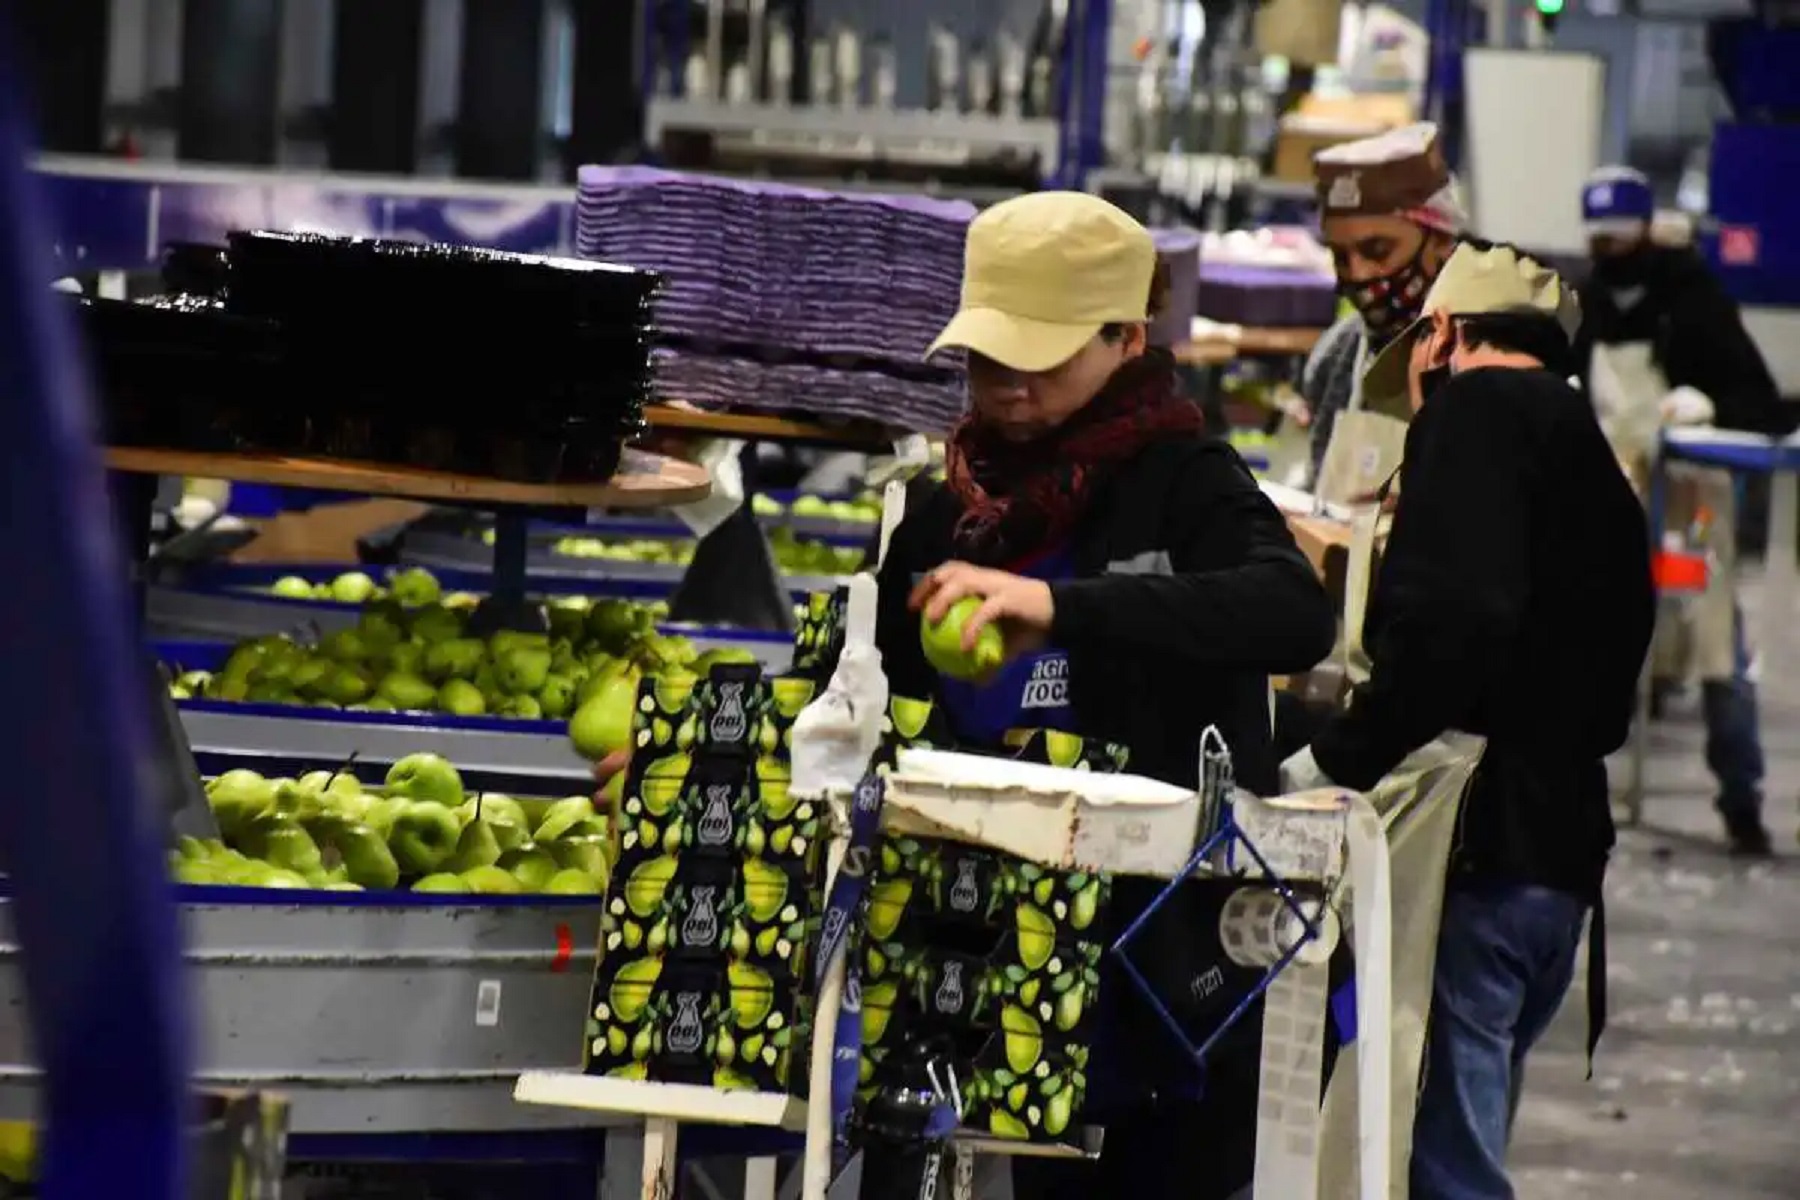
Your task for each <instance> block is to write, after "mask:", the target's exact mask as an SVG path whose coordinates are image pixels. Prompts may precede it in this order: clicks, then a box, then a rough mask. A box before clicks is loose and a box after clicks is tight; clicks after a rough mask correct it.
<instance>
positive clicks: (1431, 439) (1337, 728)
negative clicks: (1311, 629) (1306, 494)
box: [1313, 371, 1533, 789]
mask: <svg viewBox="0 0 1800 1200" xmlns="http://www.w3.org/2000/svg"><path fill="white" fill-rule="evenodd" d="M1506 374H1511V372H1492V371H1488V372H1480V373H1477V374H1474V375H1470V376H1464V377H1460V378H1458V379H1456V380H1453V381H1452V382H1451V383H1450V384H1447V385H1446V386H1445V389H1444V392H1443V393H1442V394H1440V395H1439V396H1438V398H1436V399H1435V400H1434V401H1433V402H1432V403H1431V405H1430V406H1429V407H1428V408H1427V409H1426V410H1425V411H1424V412H1422V413H1420V415H1419V416H1418V417H1416V418H1415V419H1414V421H1413V427H1412V429H1411V430H1410V431H1409V432H1408V435H1407V439H1406V441H1407V445H1406V458H1405V465H1404V466H1403V467H1402V468H1401V473H1400V505H1399V508H1398V509H1397V510H1396V512H1395V514H1394V524H1393V528H1392V529H1391V530H1390V532H1389V534H1388V544H1387V552H1386V553H1385V554H1384V555H1383V557H1382V560H1381V570H1380V574H1379V576H1378V577H1377V582H1376V591H1377V598H1376V603H1377V604H1378V605H1379V606H1380V610H1381V621H1380V622H1379V624H1378V625H1377V626H1376V627H1375V628H1374V629H1372V630H1370V631H1369V633H1370V640H1369V641H1368V642H1367V644H1366V648H1367V650H1368V654H1369V662H1370V673H1369V678H1368V680H1367V681H1366V682H1365V683H1363V684H1362V685H1360V686H1359V687H1357V688H1356V690H1355V691H1354V692H1353V693H1352V694H1351V697H1350V705H1349V707H1348V709H1346V710H1345V711H1344V712H1343V713H1342V714H1340V715H1339V716H1337V717H1336V718H1334V719H1333V720H1332V721H1331V722H1330V723H1329V724H1328V725H1326V726H1325V728H1324V729H1323V730H1322V731H1321V732H1320V733H1319V735H1318V737H1317V738H1316V739H1315V740H1314V742H1313V757H1314V759H1315V760H1316V761H1317V762H1318V764H1319V769H1320V770H1322V771H1324V772H1325V774H1326V775H1328V776H1330V777H1331V779H1332V781H1333V782H1334V783H1338V784H1341V785H1343V786H1345V787H1351V788H1357V789H1367V788H1370V787H1373V786H1374V785H1375V783H1376V782H1377V781H1378V780H1380V779H1381V777H1382V776H1384V775H1386V774H1387V773H1388V772H1389V771H1391V770H1393V769H1394V768H1395V767H1396V766H1398V765H1399V764H1400V761H1401V760H1402V759H1404V758H1405V757H1406V756H1407V755H1408V754H1410V753H1412V752H1413V751H1414V750H1416V749H1418V748H1419V747H1420V746H1423V745H1424V744H1425V743H1427V742H1429V741H1430V740H1431V739H1432V738H1434V737H1437V736H1438V735H1439V734H1441V733H1443V732H1444V731H1445V730H1446V729H1451V728H1454V727H1456V726H1457V725H1458V724H1459V722H1460V721H1461V720H1462V719H1463V717H1464V715H1465V714H1466V713H1467V712H1468V711H1469V709H1470V708H1471V706H1472V704H1473V702H1474V698H1475V694H1476V693H1475V689H1476V688H1477V687H1478V686H1479V685H1480V683H1481V681H1483V680H1485V679H1488V678H1491V676H1492V673H1493V669H1494V666H1495V664H1496V663H1497V662H1498V661H1499V658H1500V656H1501V655H1502V654H1504V652H1505V648H1506V647H1507V646H1508V645H1510V644H1512V640H1513V635H1514V633H1515V632H1516V631H1517V629H1518V628H1519V624H1520V622H1521V620H1522V619H1523V615H1524V611H1525V603H1526V599H1527V587H1528V583H1527V571H1526V563H1527V555H1528V538H1529V534H1528V529H1529V525H1528V521H1529V511H1530V506H1529V492H1528V488H1527V477H1526V471H1527V469H1528V468H1527V466H1526V465H1525V464H1529V463H1530V462H1532V461H1533V457H1532V452H1531V448H1530V439H1529V437H1528V431H1527V427H1526V425H1525V423H1524V419H1523V417H1522V415H1521V414H1520V413H1519V411H1518V409H1517V407H1516V406H1514V405H1511V404H1509V403H1507V400H1508V398H1507V397H1505V396H1491V395H1482V394H1480V393H1481V391H1483V390H1486V389H1487V388H1489V387H1492V386H1494V382H1495V381H1494V379H1493V378H1492V377H1494V376H1503V375H1506ZM1484 376H1485V377H1488V378H1484ZM1502 386H1504V385H1502Z"/></svg>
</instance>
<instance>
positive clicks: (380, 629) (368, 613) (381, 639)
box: [356, 601, 406, 653]
mask: <svg viewBox="0 0 1800 1200" xmlns="http://www.w3.org/2000/svg"><path fill="white" fill-rule="evenodd" d="M356 631H357V632H358V633H359V634H361V635H362V639H363V644H364V645H366V646H368V647H370V648H371V649H372V650H375V651H377V652H380V653H387V652H389V651H391V650H392V649H393V648H394V647H395V646H398V645H400V644H401V643H403V642H404V641H406V621H405V618H403V617H402V616H401V614H400V612H399V610H398V608H397V607H395V606H393V605H391V604H389V603H388V602H386V601H383V602H382V603H380V604H375V605H371V606H370V607H368V608H365V609H364V610H363V614H362V616H360V617H358V618H357V621H356Z"/></svg>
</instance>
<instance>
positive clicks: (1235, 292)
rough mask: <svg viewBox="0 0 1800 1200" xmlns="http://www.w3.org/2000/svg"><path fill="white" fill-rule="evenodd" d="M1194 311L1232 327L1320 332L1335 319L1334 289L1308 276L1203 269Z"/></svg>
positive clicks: (1270, 270) (1324, 280)
mask: <svg viewBox="0 0 1800 1200" xmlns="http://www.w3.org/2000/svg"><path fill="white" fill-rule="evenodd" d="M1198 311H1199V315H1200V316H1203V317H1207V318H1209V319H1211V320H1214V321H1226V322H1229V323H1231V324H1234V325H1251V326H1256V327H1258V328H1275V329H1278V328H1294V327H1301V326H1310V327H1313V328H1317V329H1324V328H1325V327H1326V326H1328V325H1330V324H1331V323H1332V322H1333V321H1335V320H1336V319H1337V284H1336V282H1335V281H1334V280H1333V279H1332V278H1331V276H1329V275H1314V274H1312V273H1310V272H1308V271H1291V270H1279V269H1273V268H1264V267H1227V266H1220V265H1217V264H1207V265H1203V266H1202V268H1201V271H1200V299H1199V309H1198Z"/></svg>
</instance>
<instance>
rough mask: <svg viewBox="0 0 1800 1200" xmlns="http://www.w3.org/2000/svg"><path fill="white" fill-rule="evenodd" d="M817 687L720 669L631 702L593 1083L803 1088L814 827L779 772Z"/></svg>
mask: <svg viewBox="0 0 1800 1200" xmlns="http://www.w3.org/2000/svg"><path fill="white" fill-rule="evenodd" d="M815 686H816V685H815V684H814V683H813V682H812V681H810V680H805V679H796V678H791V677H778V678H767V677H764V676H763V675H762V673H761V671H760V670H759V669H758V668H757V667H754V666H749V665H738V664H729V665H724V666H718V667H715V668H714V669H713V670H712V672H711V674H710V675H709V676H708V677H707V678H705V679H702V680H699V681H697V682H694V683H693V684H692V685H691V686H689V685H684V684H681V683H671V682H667V681H659V680H656V679H646V680H645V681H644V683H643V685H642V686H641V687H640V689H639V693H638V709H637V713H636V716H635V720H634V723H633V725H634V729H633V737H634V742H635V748H634V750H633V753H632V761H631V768H630V771H629V773H628V775H627V777H626V782H625V786H624V789H623V793H622V797H621V801H620V806H619V808H620V812H619V816H618V821H617V825H618V829H619V839H620V844H619V862H618V866H617V867H616V868H615V869H614V875H613V878H614V880H615V881H617V882H616V885H615V887H614V888H613V890H612V894H611V895H610V896H609V897H608V898H607V910H606V916H605V920H604V922H603V924H602V929H601V948H600V949H601V953H600V963H599V966H598V968H597V969H596V972H595V977H594V989H593V996H592V1003H591V1005H590V1008H589V1012H588V1020H587V1029H586V1035H585V1038H584V1043H583V1045H584V1056H583V1061H584V1064H585V1068H586V1070H587V1071H588V1072H590V1073H592V1074H602V1075H612V1076H615V1077H619V1078H627V1079H651V1080H657V1081H660V1082H670V1083H690V1084H705V1085H709V1086H715V1087H724V1088H748V1089H755V1090H762V1091H783V1090H786V1089H787V1087H788V1085H789V1083H790V1080H795V1079H797V1077H798V1076H800V1075H803V1074H804V1064H805V1062H806V1050H805V1046H806V1039H807V1037H808V1036H809V1034H808V1031H809V1029H810V1004H811V996H810V989H809V987H808V982H809V981H808V975H807V971H808V963H809V957H808V956H809V954H810V952H811V950H812V944H813V939H814V935H815V933H816V930H817V926H818V914H819V891H820V887H821V884H822V882H823V881H822V880H821V878H820V874H821V871H822V869H823V863H824V845H823V841H824V834H823V830H824V821H823V819H822V818H823V814H822V813H820V812H816V811H815V810H814V806H813V805H811V804H808V803H803V802H799V801H796V800H795V799H794V798H793V796H792V795H791V794H790V792H789V789H788V778H789V770H788V763H789V753H790V743H791V736H792V729H793V722H794V718H795V717H797V716H798V715H799V713H800V710H801V709H802V708H804V707H805V706H806V704H807V703H808V702H809V701H810V700H811V699H812V696H813V693H814V690H815ZM796 1063H798V1064H801V1066H800V1068H799V1069H798V1070H796V1069H795V1067H794V1064H796Z"/></svg>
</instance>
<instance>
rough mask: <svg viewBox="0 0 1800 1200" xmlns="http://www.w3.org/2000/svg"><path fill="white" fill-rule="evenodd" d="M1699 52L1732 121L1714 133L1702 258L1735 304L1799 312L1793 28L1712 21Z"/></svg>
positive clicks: (1799, 80) (1798, 113)
mask: <svg viewBox="0 0 1800 1200" xmlns="http://www.w3.org/2000/svg"><path fill="white" fill-rule="evenodd" d="M1707 49H1708V52H1709V54H1710V56H1711V58H1712V63H1713V71H1714V74H1715V76H1716V77H1717V79H1718V81H1719V84H1720V87H1721V88H1722V89H1723V91H1724V93H1725V95H1726V98H1727V99H1728V100H1729V102H1730V104H1731V110H1732V119H1731V120H1729V121H1725V122H1721V123H1720V124H1719V125H1718V127H1717V128H1716V129H1715V131H1714V134H1713V146H1712V171H1711V179H1710V184H1711V188H1710V190H1711V215H1712V223H1711V224H1712V227H1711V228H1709V229H1708V230H1707V232H1706V233H1705V234H1704V235H1703V246H1704V248H1705V252H1706V255H1707V257H1708V259H1709V260H1710V261H1711V263H1712V265H1713V267H1714V268H1715V269H1716V270H1717V272H1718V275H1719V278H1720V280H1721V281H1722V282H1723V283H1724V285H1725V288H1726V290H1727V291H1729V292H1730V293H1731V294H1732V296H1734V297H1735V298H1736V299H1737V300H1738V301H1739V302H1740V303H1743V304H1754V305H1768V306H1773V307H1800V209H1797V208H1796V206H1795V203H1794V197H1795V195H1796V193H1797V192H1800V27H1781V26H1771V25H1768V24H1765V23H1764V22H1762V21H1760V20H1755V19H1744V20H1731V21H1718V22H1715V23H1714V24H1713V25H1712V27H1711V29H1710V30H1709V31H1708V47H1707Z"/></svg>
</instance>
